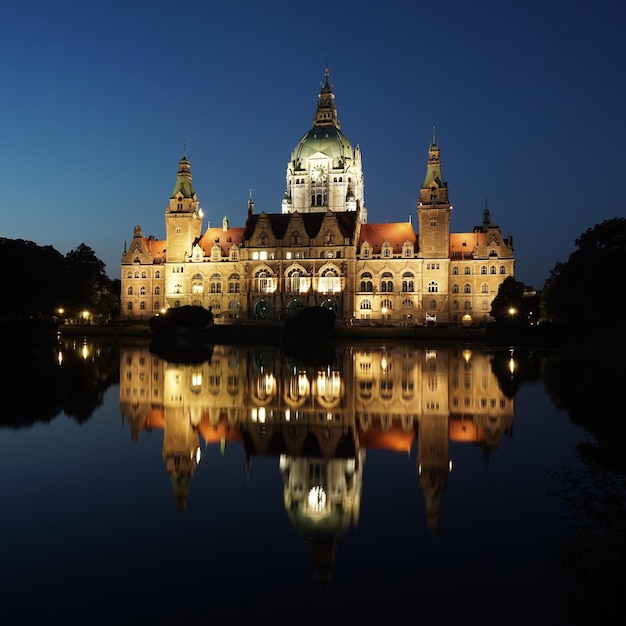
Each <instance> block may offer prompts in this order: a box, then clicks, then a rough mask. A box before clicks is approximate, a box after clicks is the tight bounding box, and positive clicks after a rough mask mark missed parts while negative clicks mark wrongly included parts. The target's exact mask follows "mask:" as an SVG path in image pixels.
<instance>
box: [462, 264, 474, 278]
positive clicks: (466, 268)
mask: <svg viewBox="0 0 626 626" xmlns="http://www.w3.org/2000/svg"><path fill="white" fill-rule="evenodd" d="M463 273H464V274H465V275H466V276H467V275H469V274H471V273H472V268H471V267H470V266H469V265H466V266H465V267H464V268H463Z"/></svg>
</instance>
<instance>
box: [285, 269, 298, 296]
mask: <svg viewBox="0 0 626 626" xmlns="http://www.w3.org/2000/svg"><path fill="white" fill-rule="evenodd" d="M287 291H291V292H299V291H300V270H298V269H295V270H291V271H290V272H289V274H287Z"/></svg>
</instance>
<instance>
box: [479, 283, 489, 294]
mask: <svg viewBox="0 0 626 626" xmlns="http://www.w3.org/2000/svg"><path fill="white" fill-rule="evenodd" d="M480 291H481V293H489V285H488V284H487V283H483V284H482V285H481V286H480Z"/></svg>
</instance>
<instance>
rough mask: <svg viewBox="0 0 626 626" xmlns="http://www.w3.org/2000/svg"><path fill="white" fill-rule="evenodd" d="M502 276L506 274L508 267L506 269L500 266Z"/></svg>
mask: <svg viewBox="0 0 626 626" xmlns="http://www.w3.org/2000/svg"><path fill="white" fill-rule="evenodd" d="M500 274H506V267H504V265H501V266H500Z"/></svg>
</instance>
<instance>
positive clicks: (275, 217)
mask: <svg viewBox="0 0 626 626" xmlns="http://www.w3.org/2000/svg"><path fill="white" fill-rule="evenodd" d="M261 216H263V217H264V218H267V220H268V224H269V228H270V229H271V230H272V233H273V235H274V237H276V239H282V238H283V237H284V236H285V233H286V232H287V228H288V227H289V224H290V223H291V220H292V219H294V218H296V219H301V220H302V225H303V226H304V230H305V231H306V234H307V235H308V237H309V238H310V239H314V238H315V237H317V236H318V235H319V232H320V229H321V228H322V224H323V223H324V218H326V217H330V218H332V219H334V220H336V221H337V225H338V226H339V230H340V231H341V234H342V235H343V236H344V237H352V236H353V235H354V231H355V228H356V221H357V213H356V211H332V212H331V211H327V212H326V213H321V212H320V213H261V214H259V215H256V214H255V215H250V216H249V217H248V219H247V220H246V227H245V230H244V233H243V239H244V240H249V239H250V238H251V237H252V235H253V234H254V231H255V229H256V227H257V224H258V221H259V218H260V217H261ZM296 216H297V217H296Z"/></svg>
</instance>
